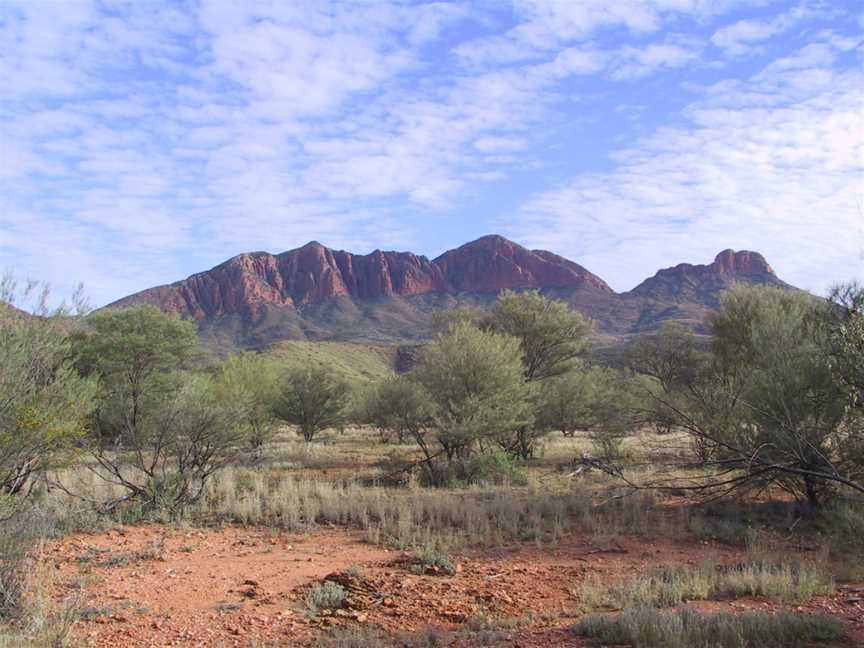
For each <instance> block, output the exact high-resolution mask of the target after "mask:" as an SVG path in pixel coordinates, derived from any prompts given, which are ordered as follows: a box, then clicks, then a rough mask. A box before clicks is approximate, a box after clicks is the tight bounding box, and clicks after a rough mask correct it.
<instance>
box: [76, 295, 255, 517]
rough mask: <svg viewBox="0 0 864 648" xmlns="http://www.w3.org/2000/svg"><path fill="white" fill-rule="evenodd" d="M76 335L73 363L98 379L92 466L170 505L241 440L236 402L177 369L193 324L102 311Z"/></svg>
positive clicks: (188, 498)
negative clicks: (76, 353) (77, 353)
mask: <svg viewBox="0 0 864 648" xmlns="http://www.w3.org/2000/svg"><path fill="white" fill-rule="evenodd" d="M87 324H88V329H87V330H86V331H85V332H83V333H81V334H79V335H78V338H77V347H78V350H79V366H80V367H81V368H82V370H83V371H85V372H87V373H90V374H92V375H94V376H97V377H98V379H99V385H100V389H99V399H98V406H97V408H96V411H95V413H94V416H93V434H92V435H91V442H90V446H89V447H90V451H91V452H92V455H93V457H94V458H95V461H96V466H95V467H94V468H93V470H94V471H95V472H96V473H97V474H98V475H99V476H100V477H101V478H103V479H105V480H106V481H108V482H109V483H112V484H114V485H116V486H119V487H121V488H122V489H124V491H125V494H124V495H123V496H122V497H120V498H119V499H117V500H115V501H113V502H109V503H107V504H106V506H108V507H111V506H115V505H117V504H119V503H121V502H124V501H129V500H137V501H138V502H139V503H140V504H142V505H143V506H144V507H145V508H146V509H150V510H153V509H159V508H168V509H169V510H170V511H172V512H180V511H182V509H183V508H184V507H185V506H186V505H188V504H189V503H190V502H193V501H195V500H196V499H197V498H198V497H200V496H201V494H202V493H203V491H204V487H205V484H206V482H207V480H208V479H209V478H210V476H211V475H212V474H213V473H214V472H215V471H217V470H218V469H220V468H222V467H223V466H224V465H225V464H226V463H228V462H229V461H230V460H231V459H233V458H234V457H235V456H236V455H237V453H238V452H239V451H240V449H241V448H242V446H243V445H244V444H245V442H246V430H245V429H244V428H243V426H242V425H241V422H242V421H243V420H244V419H245V418H246V412H245V407H246V404H245V403H244V402H243V400H242V399H237V400H235V399H233V398H230V394H225V393H221V394H220V393H217V390H216V389H215V387H214V384H213V380H212V379H211V378H208V377H207V376H204V375H196V374H193V373H192V372H189V371H185V369H186V368H187V365H188V362H189V360H190V359H191V357H192V355H193V353H194V352H195V349H196V346H197V335H196V332H195V327H194V325H193V324H191V323H190V322H186V321H183V320H181V319H180V318H179V317H176V316H173V315H169V314H166V313H163V312H162V311H160V310H159V309H157V308H155V307H152V306H139V307H134V308H129V309H123V310H104V311H100V312H97V313H94V314H93V315H91V316H90V317H89V318H88V320H87Z"/></svg>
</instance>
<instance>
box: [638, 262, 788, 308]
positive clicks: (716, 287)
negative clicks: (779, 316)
mask: <svg viewBox="0 0 864 648" xmlns="http://www.w3.org/2000/svg"><path fill="white" fill-rule="evenodd" d="M740 281H744V282H746V283H756V284H770V285H783V286H785V285H786V284H784V283H783V282H782V281H780V279H778V278H777V276H776V275H775V274H774V270H773V269H772V268H771V266H770V265H768V262H767V261H766V260H765V257H764V256H762V255H761V254H759V253H758V252H752V251H750V250H742V251H739V252H736V251H735V250H732V249H726V250H723V251H722V252H720V253H719V254H718V255H717V256H716V257H714V261H713V262H712V263H710V264H707V265H694V264H692V263H679V264H678V265H676V266H674V267H672V268H664V269H662V270H659V271H658V272H657V274H655V275H654V276H653V277H651V278H649V279H646V280H645V281H643V282H642V283H641V284H639V285H638V286H636V287H635V288H634V289H633V290H631V291H630V292H629V293H628V294H630V295H636V296H639V297H653V298H657V299H669V300H672V301H687V300H698V301H702V302H704V303H709V304H712V305H716V304H717V303H719V295H720V293H721V292H722V291H723V290H725V289H727V288H729V287H731V286H732V285H733V284H734V283H736V282H740Z"/></svg>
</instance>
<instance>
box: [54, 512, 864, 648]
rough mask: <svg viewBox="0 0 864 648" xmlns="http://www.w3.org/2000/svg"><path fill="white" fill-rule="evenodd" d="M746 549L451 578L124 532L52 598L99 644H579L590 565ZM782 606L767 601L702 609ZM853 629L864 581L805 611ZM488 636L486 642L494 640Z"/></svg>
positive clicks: (316, 537) (559, 549) (334, 552)
mask: <svg viewBox="0 0 864 648" xmlns="http://www.w3.org/2000/svg"><path fill="white" fill-rule="evenodd" d="M740 558H741V552H740V551H739V550H735V549H730V548H728V547H724V546H721V545H705V544H699V543H695V542H694V541H693V540H692V539H687V540H676V539H674V538H670V539H665V540H653V541H652V540H646V539H645V538H641V539H626V538H622V539H620V540H616V541H612V542H608V543H604V544H598V541H597V539H596V538H592V537H591V536H588V535H579V534H574V535H570V536H567V537H565V539H564V540H563V541H562V542H561V543H559V544H558V545H556V546H554V547H542V548H538V547H536V546H534V545H513V546H511V547H507V548H503V549H497V550H487V551H484V552H474V553H471V552H469V553H465V554H463V555H460V556H457V557H454V560H456V561H457V562H456V565H455V567H456V573H455V574H453V575H446V574H443V573H434V570H429V571H430V572H431V573H419V574H418V573H415V572H416V571H417V569H416V567H415V566H413V563H412V557H411V555H410V554H407V553H403V552H400V551H392V550H387V549H383V548H380V547H377V546H374V545H371V544H368V543H365V542H364V541H363V539H362V537H361V536H359V535H358V534H355V533H351V532H349V531H345V530H340V529H320V530H316V531H314V532H311V533H309V534H306V535H297V534H290V535H289V534H283V533H281V532H279V531H276V530H272V529H254V528H253V529H243V528H224V529H200V530H199V529H172V528H166V527H163V526H158V525H151V526H140V527H126V528H123V529H120V530H114V531H109V532H106V533H102V534H97V535H76V536H71V537H67V538H64V539H62V540H58V541H56V542H55V543H54V544H53V545H51V546H50V548H49V549H48V554H47V559H48V560H50V561H52V562H53V563H54V566H55V567H56V569H55V570H54V571H55V573H56V575H57V578H56V579H55V581H56V583H57V592H56V596H57V598H58V599H59V598H64V597H69V596H75V597H77V598H78V600H79V605H80V607H81V611H80V613H79V616H80V620H79V621H78V622H77V624H76V635H77V637H79V639H80V640H81V641H82V642H83V643H85V645H90V646H96V647H100V646H111V647H112V648H119V647H120V646H124V647H125V646H129V647H133V646H250V645H257V646H261V645H275V646H308V645H314V643H315V641H316V639H317V638H319V637H321V636H324V635H326V634H328V633H329V632H331V631H332V630H333V628H335V627H340V626H345V627H348V626H352V625H355V626H364V627H378V628H383V629H385V630H387V631H390V632H397V631H408V630H414V629H419V628H423V627H426V626H430V625H433V626H442V627H450V628H457V627H460V626H463V625H464V624H472V623H473V624H476V623H478V622H479V621H478V620H481V619H482V620H483V621H482V623H483V624H486V625H488V626H490V627H494V628H495V635H496V636H498V637H500V638H501V640H502V641H501V643H500V645H502V646H519V647H522V648H539V647H540V646H583V645H587V644H586V643H585V641H584V640H582V639H577V638H575V637H573V636H572V635H571V634H570V633H569V632H568V628H569V626H570V625H572V624H573V622H574V621H575V620H576V619H577V618H578V617H579V616H581V615H582V614H583V613H584V612H583V611H582V610H581V609H580V602H579V585H580V583H581V581H582V580H583V579H584V578H585V577H586V575H588V574H599V575H600V576H601V578H604V579H605V577H606V576H607V575H608V578H609V579H610V580H611V579H616V578H622V577H627V576H632V575H635V574H638V573H640V572H643V571H645V570H646V569H650V568H651V567H653V566H657V565H661V564H662V565H668V564H676V563H677V564H688V563H690V564H696V563H697V562H699V561H702V560H705V559H713V560H717V561H718V562H725V561H733V560H736V559H740ZM324 579H328V580H333V581H336V582H338V583H340V584H341V585H343V587H344V588H345V589H346V591H347V592H348V601H347V605H346V607H345V608H344V609H341V610H338V611H336V612H330V611H322V612H319V613H318V614H317V615H311V614H310V613H309V610H308V608H307V605H306V595H307V592H308V589H309V588H310V587H311V586H313V585H314V584H315V583H318V582H321V581H322V580H324ZM701 606H702V607H705V608H710V609H739V610H740V609H745V608H758V609H765V608H768V609H770V608H775V607H777V605H776V604H774V603H771V602H768V601H764V600H746V599H745V600H741V599H739V600H736V601H730V602H711V603H705V604H702V605H701ZM800 609H801V610H803V611H821V612H824V613H827V614H830V615H832V616H836V617H838V618H840V619H842V620H844V622H845V623H846V624H847V626H848V628H849V631H850V641H851V642H852V643H851V644H850V645H864V585H861V584H841V586H840V587H838V591H837V592H836V593H835V594H834V595H832V596H831V597H822V598H818V599H814V600H812V601H811V602H810V603H808V604H807V605H806V606H802V607H801V608H800ZM487 645H488V644H487Z"/></svg>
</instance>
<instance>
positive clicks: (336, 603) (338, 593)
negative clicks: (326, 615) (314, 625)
mask: <svg viewBox="0 0 864 648" xmlns="http://www.w3.org/2000/svg"><path fill="white" fill-rule="evenodd" d="M347 599H348V593H347V592H346V591H345V588H344V587H342V586H341V585H340V584H339V583H334V582H333V581H328V580H325V581H324V582H322V583H317V584H315V585H313V586H312V587H311V588H310V589H309V591H308V592H307V593H306V607H308V608H309V611H310V612H313V613H314V612H317V611H318V610H338V609H341V608H343V607H345V602H346V601H347Z"/></svg>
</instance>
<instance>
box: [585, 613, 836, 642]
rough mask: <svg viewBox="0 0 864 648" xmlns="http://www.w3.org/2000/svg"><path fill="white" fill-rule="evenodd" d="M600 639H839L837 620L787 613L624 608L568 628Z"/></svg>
mask: <svg viewBox="0 0 864 648" xmlns="http://www.w3.org/2000/svg"><path fill="white" fill-rule="evenodd" d="M573 632H574V633H575V634H577V635H579V636H583V637H590V638H592V639H595V640H596V641H597V642H599V643H602V644H626V645H630V646H632V647H633V648H798V647H801V648H804V647H805V646H808V645H810V644H811V643H812V642H814V641H837V640H840V639H842V638H843V636H844V633H843V626H842V624H841V623H840V622H839V621H838V620H836V619H832V618H830V617H826V616H821V615H808V614H796V613H792V612H778V613H776V614H770V613H765V612H746V613H743V614H739V615H736V614H730V613H719V614H703V613H701V612H698V611H696V610H691V609H687V608H685V609H683V610H674V611H663V610H655V609H652V608H628V609H626V610H624V611H623V612H622V613H621V614H619V615H616V616H606V615H604V616H599V615H595V616H590V617H587V618H585V619H583V620H582V621H581V622H580V623H579V624H577V625H576V626H575V627H574V628H573Z"/></svg>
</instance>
